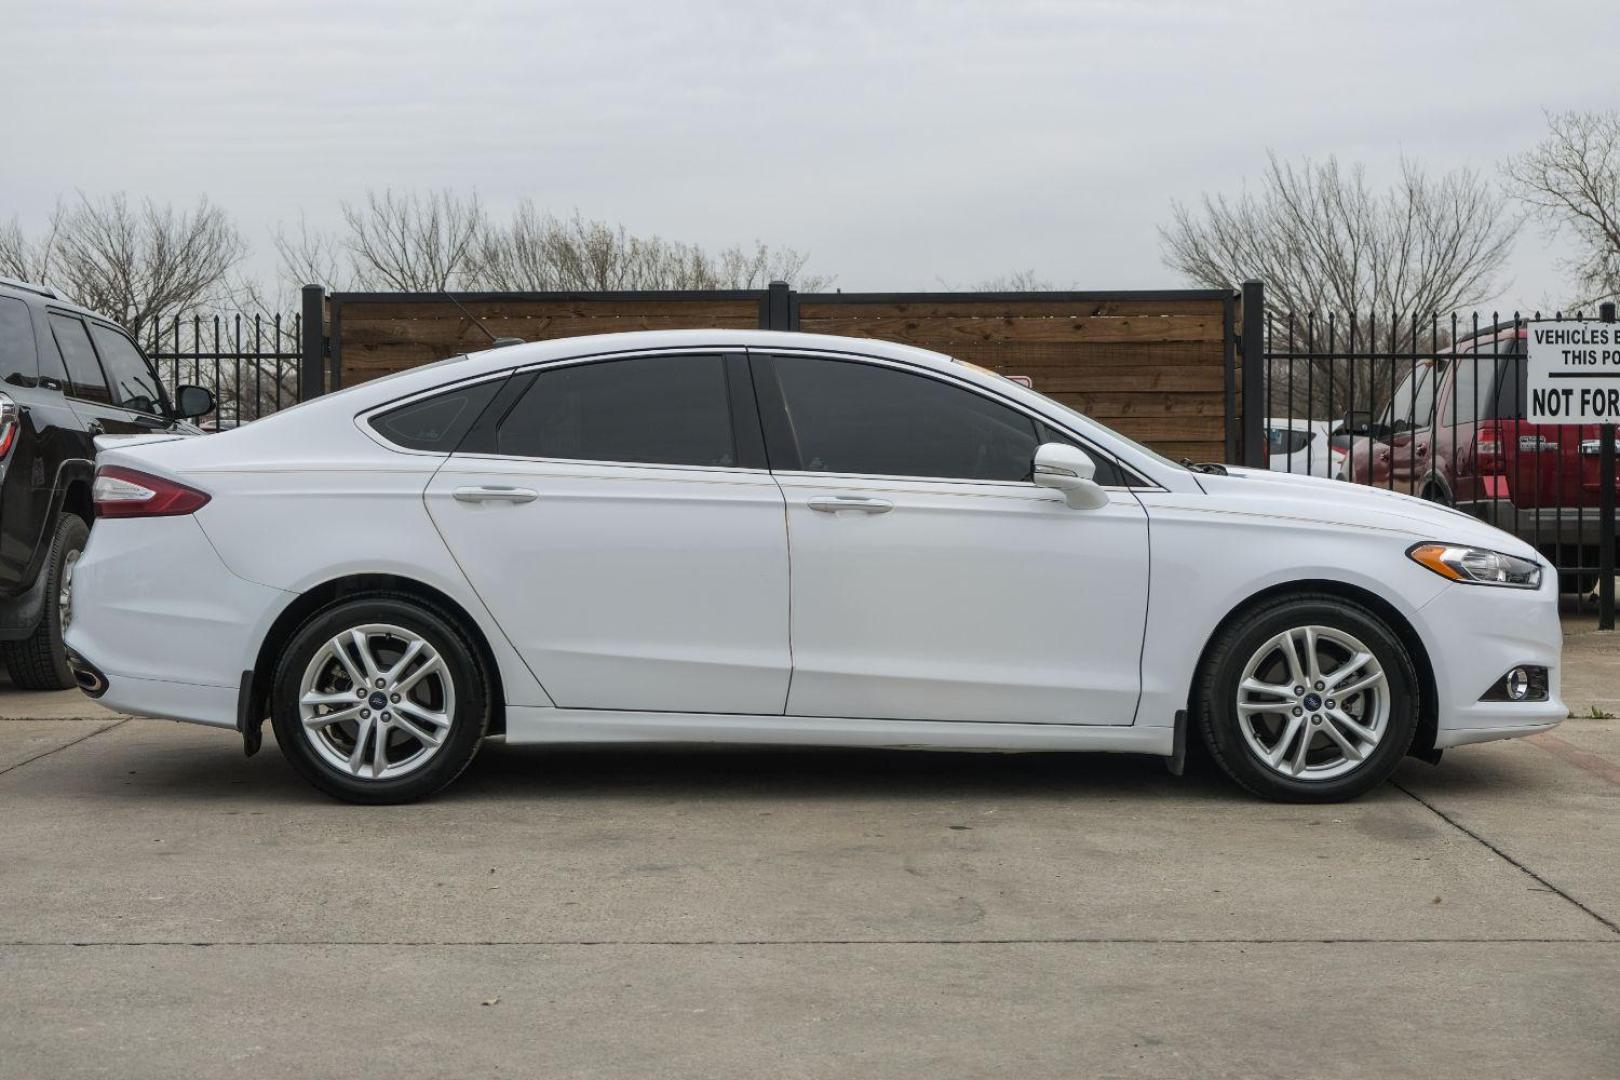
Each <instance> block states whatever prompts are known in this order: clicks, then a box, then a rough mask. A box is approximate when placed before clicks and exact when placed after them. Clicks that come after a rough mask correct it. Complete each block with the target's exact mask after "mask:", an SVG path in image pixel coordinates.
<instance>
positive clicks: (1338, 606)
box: [1193, 593, 1420, 803]
mask: <svg viewBox="0 0 1620 1080" xmlns="http://www.w3.org/2000/svg"><path fill="white" fill-rule="evenodd" d="M1306 626H1321V627H1327V628H1330V629H1337V630H1340V631H1343V632H1345V633H1347V634H1349V635H1352V636H1353V637H1354V638H1356V639H1358V640H1359V641H1360V642H1362V643H1363V644H1364V645H1365V646H1366V648H1367V650H1368V651H1370V652H1371V653H1372V655H1373V657H1374V659H1375V660H1376V661H1377V663H1378V665H1379V667H1381V668H1382V669H1383V674H1384V677H1385V680H1386V682H1387V687H1388V697H1389V715H1388V719H1387V721H1386V726H1385V729H1384V732H1383V735H1382V738H1381V739H1380V740H1379V741H1378V743H1377V745H1376V746H1375V747H1374V748H1373V749H1372V751H1371V752H1370V753H1367V754H1366V756H1365V757H1364V758H1363V759H1362V760H1361V761H1360V762H1359V763H1358V764H1355V765H1354V766H1353V767H1352V768H1351V770H1350V771H1348V772H1346V773H1344V774H1342V775H1339V776H1336V777H1332V778H1327V779H1297V778H1294V777H1290V776H1284V775H1282V773H1281V772H1279V771H1276V770H1275V769H1273V768H1272V767H1269V766H1268V765H1266V764H1265V763H1264V762H1262V761H1261V760H1260V757H1259V756H1258V754H1257V752H1256V750H1255V749H1254V748H1253V747H1252V746H1251V745H1250V743H1249V741H1248V740H1247V739H1246V738H1245V737H1244V734H1243V731H1242V729H1241V728H1240V726H1239V722H1238V708H1237V695H1238V684H1239V682H1240V680H1241V679H1242V677H1243V671H1244V668H1245V666H1246V665H1247V664H1248V663H1249V661H1250V659H1251V657H1254V656H1255V655H1256V654H1257V653H1258V652H1259V651H1260V650H1261V649H1262V648H1263V647H1264V646H1265V645H1266V643H1267V642H1268V641H1270V640H1271V639H1272V638H1274V637H1277V636H1278V635H1281V634H1283V633H1284V632H1285V631H1287V630H1291V629H1294V628H1297V627H1306ZM1419 687H1420V683H1419V682H1418V677H1417V671H1416V669H1415V667H1414V666H1413V663H1412V658H1411V656H1410V655H1409V654H1408V653H1407V651H1406V647H1405V646H1404V645H1403V644H1402V643H1401V640H1400V638H1399V636H1398V635H1397V634H1396V633H1395V632H1394V631H1393V630H1392V629H1391V628H1390V627H1389V625H1388V624H1387V623H1386V622H1385V621H1384V620H1383V619H1382V618H1380V617H1379V616H1378V615H1377V614H1375V613H1374V612H1372V611H1371V610H1369V609H1368V608H1366V607H1363V606H1362V605H1360V604H1357V603H1354V602H1353V601H1350V600H1346V599H1344V598H1342V597H1338V596H1331V595H1325V594H1320V593H1312V594H1305V595H1298V596H1291V597H1284V598H1279V599H1276V600H1272V601H1270V602H1268V603H1264V604H1260V605H1258V606H1256V607H1255V608H1253V609H1252V610H1250V611H1247V612H1244V613H1243V614H1241V615H1240V616H1239V617H1238V618H1236V619H1235V620H1233V621H1232V622H1231V623H1230V624H1228V625H1227V626H1225V627H1224V628H1223V629H1222V630H1221V631H1220V632H1219V634H1218V635H1217V636H1216V638H1215V640H1214V641H1213V642H1212V643H1211V645H1210V648H1209V650H1208V652H1207V653H1206V655H1205V658H1204V663H1203V666H1202V667H1201V668H1200V670H1199V677H1198V681H1197V685H1196V691H1195V693H1194V698H1193V708H1194V715H1195V717H1196V718H1197V723H1198V727H1199V730H1200V731H1201V733H1202V736H1203V739H1204V744H1205V746H1207V747H1208V748H1209V752H1210V756H1211V757H1213V758H1214V759H1215V761H1216V762H1217V763H1218V764H1219V765H1220V767H1221V769H1222V770H1223V771H1225V773H1226V774H1227V775H1228V776H1230V777H1231V778H1232V779H1233V780H1235V781H1237V783H1238V784H1239V785H1241V786H1242V787H1243V788H1245V789H1247V790H1248V791H1250V792H1253V793H1254V794H1256V795H1260V796H1262V797H1264V798H1267V799H1275V800H1277V801H1280V802H1295V803H1327V802H1343V801H1345V800H1348V799H1354V798H1356V797H1357V796H1359V795H1363V794H1365V793H1366V792H1368V791H1370V790H1372V789H1373V788H1375V787H1377V786H1378V785H1379V784H1382V783H1383V782H1384V781H1385V780H1387V779H1389V777H1390V774H1392V773H1393V772H1394V771H1395V768H1396V766H1398V765H1399V764H1400V762H1401V759H1402V758H1403V757H1405V756H1406V752H1407V751H1408V750H1409V749H1410V748H1411V745H1412V737H1413V734H1414V733H1415V732H1416V730H1417V721H1418V714H1419V700H1418V695H1419V692H1420V691H1419ZM1263 700H1269V699H1263ZM1329 704H1331V702H1330V703H1329ZM1347 707H1348V706H1347ZM1282 722H1283V723H1286V721H1282ZM1305 722H1306V723H1308V722H1309V721H1308V718H1307V719H1306V720H1305ZM1309 730H1310V729H1309V727H1305V728H1303V729H1302V731H1305V732H1308V731H1309ZM1313 737H1314V736H1313ZM1324 740H1325V735H1324V736H1323V737H1322V738H1321V739H1319V740H1318V745H1319V746H1320V747H1322V748H1323V749H1326V750H1328V751H1329V752H1332V747H1331V746H1328V745H1327V744H1326V743H1325V741H1324ZM1263 745H1264V744H1262V746H1263ZM1274 745H1275V744H1274ZM1292 745H1294V746H1296V747H1297V746H1298V745H1299V744H1298V743H1297V742H1295V743H1293V744H1292ZM1309 745H1311V744H1310V741H1309V739H1307V746H1309ZM1312 752H1313V753H1314V752H1320V751H1312ZM1347 760H1348V759H1347Z"/></svg>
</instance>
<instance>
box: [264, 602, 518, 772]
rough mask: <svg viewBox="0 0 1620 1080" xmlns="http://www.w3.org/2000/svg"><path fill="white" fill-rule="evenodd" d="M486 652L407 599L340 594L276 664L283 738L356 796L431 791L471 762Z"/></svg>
mask: <svg viewBox="0 0 1620 1080" xmlns="http://www.w3.org/2000/svg"><path fill="white" fill-rule="evenodd" d="M489 686H490V679H489V677H488V674H487V673H486V672H485V670H484V667H483V665H482V663H481V662H480V661H479V658H478V653H477V650H476V649H474V647H473V645H472V643H471V642H470V641H468V640H467V637H466V635H465V634H464V633H463V632H462V631H461V629H460V628H459V627H458V626H457V625H456V624H455V623H454V622H453V621H452V620H451V619H449V618H448V617H447V616H446V615H445V614H444V613H442V612H440V611H439V610H437V609H436V608H434V607H431V606H429V605H427V604H423V603H420V602H418V601H417V600H415V599H414V598H410V597H401V596H393V595H389V596H377V597H365V598H357V599H353V600H348V601H343V602H340V603H338V604H336V605H334V606H332V607H330V608H327V609H326V610H324V611H322V612H320V613H318V614H317V615H315V616H314V617H313V618H311V619H310V620H308V621H307V622H305V623H304V625H303V626H301V627H300V628H299V629H298V630H297V632H295V633H294V634H293V636H292V639H291V641H289V642H288V644H287V647H286V648H285V649H284V650H283V652H282V655H281V660H280V662H279V664H278V665H277V667H276V673H275V683H274V687H273V691H272V699H271V722H272V724H273V725H274V727H275V732H276V742H277V744H278V745H279V746H280V747H281V750H282V753H283V754H285V755H286V757H287V759H288V761H290V762H291V763H292V765H293V767H294V768H295V769H296V770H297V771H298V772H299V773H300V774H301V775H302V776H303V777H304V778H305V779H306V780H308V781H309V782H310V783H312V784H314V785H315V786H316V787H318V788H320V789H321V790H322V791H325V792H326V793H328V794H330V795H334V796H336V797H337V798H340V799H345V800H347V801H349V802H357V803H402V802H410V801H412V800H414V799H420V798H423V797H425V796H428V795H431V794H433V793H434V792H436V791H438V790H439V789H440V788H443V787H444V786H445V785H446V784H448V783H450V781H452V780H454V779H455V778H456V777H457V776H459V775H460V774H461V771H462V770H463V769H465V768H466V767H467V765H468V764H469V763H470V762H471V761H472V758H473V755H474V754H475V753H476V752H477V750H478V746H479V743H480V742H481V741H482V740H483V737H484V733H485V732H486V731H487V730H488V728H489V721H490V713H491V696H490V689H489Z"/></svg>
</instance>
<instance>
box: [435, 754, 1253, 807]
mask: <svg viewBox="0 0 1620 1080" xmlns="http://www.w3.org/2000/svg"><path fill="white" fill-rule="evenodd" d="M511 793H525V794H528V793H538V794H544V795H547V796H552V797H580V796H591V795H611V796H613V797H614V798H618V799H645V800H662V799H671V798H676V799H680V798H699V797H701V798H715V797H727V798H738V799H764V800H768V799H778V798H782V799H794V800H817V799H827V800H847V799H853V798H859V799H862V800H864V801H871V800H874V799H875V800H879V801H881V800H884V799H895V800H912V799H917V798H931V797H933V798H959V797H972V798H1031V799H1041V798H1048V799H1049V798H1062V799H1069V800H1072V799H1087V800H1114V799H1125V798H1130V799H1161V798H1171V797H1183V798H1184V797H1188V796H1190V795H1193V796H1196V797H1200V798H1216V799H1227V798H1242V796H1241V795H1240V794H1238V793H1237V792H1235V790H1232V789H1230V788H1229V786H1228V785H1226V784H1225V782H1224V778H1222V777H1219V776H1217V775H1213V774H1210V773H1208V771H1207V770H1204V769H1195V770H1193V771H1192V772H1191V773H1190V774H1189V775H1188V776H1186V777H1182V778H1180V779H1178V778H1176V777H1174V776H1171V775H1170V774H1169V772H1168V771H1167V770H1166V769H1165V766H1164V762H1163V759H1161V758H1157V757H1152V756H1146V755H1135V754H1079V753H1073V754H1065V753H1025V754H1000V753H960V752H956V753H953V752H940V751H923V750H875V749H874V750H869V749H844V748H820V747H732V746H700V747H694V746H679V745H673V746H635V747H624V746H567V747H549V746H506V745H504V744H499V743H493V744H491V745H489V746H487V747H485V749H484V750H483V752H481V753H480V754H479V755H478V757H477V758H476V759H475V760H474V761H473V763H472V765H471V766H469V767H468V770H467V772H466V773H465V774H463V776H462V777H461V779H460V780H458V781H457V783H456V785H455V786H454V787H452V788H451V789H449V790H447V791H446V792H445V794H444V796H443V797H445V798H478V797H488V796H490V795H495V794H511Z"/></svg>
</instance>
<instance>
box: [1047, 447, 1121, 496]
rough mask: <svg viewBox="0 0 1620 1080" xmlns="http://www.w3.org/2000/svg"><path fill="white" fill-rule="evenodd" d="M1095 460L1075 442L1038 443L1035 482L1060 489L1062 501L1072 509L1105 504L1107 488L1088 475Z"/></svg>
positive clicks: (1093, 466)
mask: <svg viewBox="0 0 1620 1080" xmlns="http://www.w3.org/2000/svg"><path fill="white" fill-rule="evenodd" d="M1096 475H1097V463H1096V462H1095V461H1092V460H1091V455H1090V454H1087V453H1086V452H1085V451H1084V450H1082V449H1080V448H1079V447H1078V446H1070V445H1069V444H1068V443H1042V444H1041V445H1040V446H1039V447H1037V448H1036V450H1035V476H1034V479H1035V486H1036V487H1043V488H1051V489H1052V490H1054V491H1061V492H1062V493H1063V501H1064V502H1066V503H1068V504H1069V505H1070V506H1071V507H1073V508H1074V509H1076V510H1095V509H1097V508H1098V507H1099V506H1107V505H1108V492H1106V491H1104V490H1103V488H1102V485H1101V484H1099V483H1097V482H1096V481H1095V480H1093V479H1092V477H1093V476H1096Z"/></svg>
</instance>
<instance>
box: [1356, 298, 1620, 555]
mask: <svg viewBox="0 0 1620 1080" xmlns="http://www.w3.org/2000/svg"><path fill="white" fill-rule="evenodd" d="M1527 334H1528V328H1527V326H1526V325H1525V324H1524V323H1522V322H1521V323H1517V324H1506V325H1503V326H1499V327H1493V328H1490V329H1488V330H1484V331H1481V332H1480V333H1479V334H1477V335H1475V336H1474V337H1472V338H1469V339H1466V340H1463V341H1459V342H1458V343H1457V345H1456V347H1455V348H1454V349H1453V350H1452V351H1451V352H1449V353H1447V354H1444V355H1441V356H1438V357H1434V358H1431V359H1420V360H1418V361H1417V363H1416V365H1415V366H1414V367H1412V368H1410V369H1408V370H1406V372H1405V377H1404V378H1403V379H1402V381H1401V382H1400V383H1399V385H1398V386H1397V388H1396V391H1395V393H1394V395H1393V397H1392V398H1391V400H1390V404H1389V406H1388V407H1386V408H1385V410H1384V414H1383V416H1382V417H1381V419H1380V420H1379V422H1378V423H1375V424H1373V425H1371V426H1370V428H1369V431H1370V434H1369V435H1368V436H1367V437H1365V438H1359V437H1358V438H1354V439H1353V440H1352V445H1351V448H1350V454H1349V456H1348V463H1347V464H1348V469H1347V478H1348V479H1350V480H1352V481H1354V482H1356V483H1361V484H1370V485H1372V486H1375V487H1388V488H1392V489H1394V490H1396V491H1402V492H1406V493H1408V494H1411V495H1419V496H1421V497H1423V498H1425V499H1429V500H1431V501H1433V502H1439V503H1444V504H1446V505H1448V506H1455V507H1456V508H1457V509H1459V510H1463V511H1466V512H1467V513H1470V514H1472V515H1474V516H1475V517H1477V518H1481V519H1482V520H1484V521H1488V522H1490V523H1491V524H1492V525H1495V526H1497V527H1498V528H1500V529H1505V530H1507V531H1508V532H1511V533H1513V534H1514V535H1516V536H1518V537H1520V538H1522V539H1524V540H1526V541H1528V542H1529V543H1531V544H1534V545H1535V546H1536V547H1537V548H1539V549H1541V551H1542V552H1543V553H1544V554H1548V555H1550V556H1552V557H1553V558H1554V559H1555V561H1556V562H1557V563H1558V565H1581V566H1595V565H1596V564H1597V559H1596V548H1597V543H1598V484H1599V472H1598V439H1599V434H1600V429H1599V427H1598V426H1597V425H1596V424H1585V425H1574V424H1570V425H1557V424H1534V423H1531V422H1530V421H1528V420H1526V419H1524V416H1525V404H1526V402H1527V401H1528V396H1527V394H1526V393H1525V355H1524V354H1525V344H1524V343H1525V337H1526V335H1527ZM1560 548H1562V549H1563V550H1562V551H1560V550H1559V549H1560ZM1575 548H1579V549H1587V548H1590V551H1586V550H1572V549H1575Z"/></svg>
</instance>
